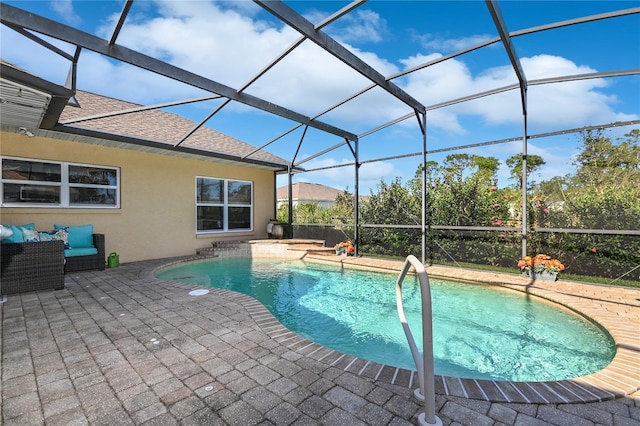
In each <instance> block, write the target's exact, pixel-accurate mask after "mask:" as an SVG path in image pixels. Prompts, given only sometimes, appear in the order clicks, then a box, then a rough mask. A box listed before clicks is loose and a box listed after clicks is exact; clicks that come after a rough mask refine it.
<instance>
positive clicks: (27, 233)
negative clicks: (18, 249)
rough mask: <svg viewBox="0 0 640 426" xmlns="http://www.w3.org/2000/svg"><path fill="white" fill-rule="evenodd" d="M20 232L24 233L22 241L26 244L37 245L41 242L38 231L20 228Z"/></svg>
mask: <svg viewBox="0 0 640 426" xmlns="http://www.w3.org/2000/svg"><path fill="white" fill-rule="evenodd" d="M20 231H22V239H23V240H24V242H25V243H35V242H38V241H40V235H38V231H36V230H35V229H31V228H24V227H22V226H21V227H20Z"/></svg>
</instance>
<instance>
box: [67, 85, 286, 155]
mask: <svg viewBox="0 0 640 426" xmlns="http://www.w3.org/2000/svg"><path fill="white" fill-rule="evenodd" d="M75 98H76V100H77V101H78V104H79V105H80V106H79V107H75V106H71V105H68V106H67V107H65V109H64V110H63V112H62V115H61V116H60V123H61V124H65V123H68V124H66V125H67V126H72V127H77V128H84V129H89V130H94V131H99V132H105V133H109V134H114V135H121V136H126V137H132V138H138V139H142V140H145V141H150V142H156V143H160V144H166V145H167V147H168V148H170V147H171V146H173V145H175V144H176V143H178V142H179V141H180V140H181V139H182V138H183V137H184V136H185V135H186V134H187V133H188V132H190V131H191V130H192V129H193V128H194V126H195V125H196V123H194V122H193V121H191V120H189V119H186V118H184V117H182V116H179V115H177V114H173V113H170V112H166V111H161V110H159V109H152V110H144V111H138V112H134V113H129V114H118V115H111V116H108V117H103V118H92V119H89V120H83V121H78V122H72V121H73V120H76V119H79V118H91V117H94V116H97V115H104V114H106V113H116V112H121V111H126V110H130V109H135V108H140V107H141V105H138V104H134V103H131V102H126V101H122V100H118V99H114V98H109V97H106V96H101V95H96V94H94V93H90V92H84V91H81V90H78V91H76V95H75ZM180 146H181V147H184V148H193V149H198V150H203V151H207V152H211V153H219V154H223V155H226V156H229V155H230V156H234V157H238V159H241V157H242V156H244V155H247V154H249V153H251V152H252V151H254V150H255V147H254V146H253V145H250V144H248V143H245V142H242V141H240V140H238V139H235V138H232V137H231V136H228V135H225V134H223V133H220V132H218V131H215V130H213V129H211V128H209V127H205V126H202V127H200V128H199V129H198V130H196V131H195V132H194V133H193V134H192V135H190V136H189V137H188V138H187V139H186V140H185V141H184V142H183V143H182V144H181V145H180ZM250 159H255V160H260V161H266V162H270V163H274V164H278V165H286V164H287V161H286V160H284V159H282V158H280V157H278V156H276V155H273V154H270V153H268V152H265V151H259V152H257V153H255V154H254V155H252V156H251V157H250Z"/></svg>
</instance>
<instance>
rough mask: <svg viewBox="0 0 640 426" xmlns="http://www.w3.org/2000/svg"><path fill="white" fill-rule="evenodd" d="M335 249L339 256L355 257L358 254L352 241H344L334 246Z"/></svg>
mask: <svg viewBox="0 0 640 426" xmlns="http://www.w3.org/2000/svg"><path fill="white" fill-rule="evenodd" d="M333 248H334V249H335V250H336V255H338V256H353V255H354V254H355V253H356V247H355V246H354V245H353V243H352V242H351V241H342V242H340V243H338V244H336V245H335V246H333Z"/></svg>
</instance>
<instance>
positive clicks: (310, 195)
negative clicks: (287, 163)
mask: <svg viewBox="0 0 640 426" xmlns="http://www.w3.org/2000/svg"><path fill="white" fill-rule="evenodd" d="M342 193H343V191H341V190H339V189H336V188H331V187H330V186H325V185H320V184H318V183H308V182H297V183H294V184H293V185H292V197H291V198H292V199H293V200H297V201H299V202H314V201H317V202H321V201H332V202H335V201H336V197H337V196H338V195H340V194H342ZM277 197H278V200H288V199H289V186H287V185H285V186H281V187H279V188H278V190H277Z"/></svg>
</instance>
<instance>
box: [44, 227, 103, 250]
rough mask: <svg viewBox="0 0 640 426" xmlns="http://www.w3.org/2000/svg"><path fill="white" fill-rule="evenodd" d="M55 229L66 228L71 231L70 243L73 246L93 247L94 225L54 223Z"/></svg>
mask: <svg viewBox="0 0 640 426" xmlns="http://www.w3.org/2000/svg"><path fill="white" fill-rule="evenodd" d="M53 228H54V229H66V230H67V232H69V245H70V246H71V247H73V248H92V247H93V225H76V226H71V225H53Z"/></svg>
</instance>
